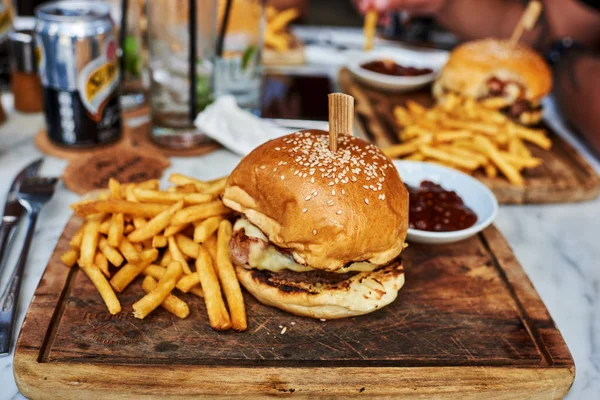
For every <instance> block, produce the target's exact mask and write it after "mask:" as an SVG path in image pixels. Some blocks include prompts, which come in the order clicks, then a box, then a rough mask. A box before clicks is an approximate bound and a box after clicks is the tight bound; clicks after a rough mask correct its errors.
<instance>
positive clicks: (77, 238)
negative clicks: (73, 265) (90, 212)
mask: <svg viewBox="0 0 600 400" xmlns="http://www.w3.org/2000/svg"><path fill="white" fill-rule="evenodd" d="M84 227H85V224H83V225H81V227H80V228H79V229H78V230H77V232H75V234H74V235H73V237H72V238H71V240H70V241H69V246H70V247H71V248H73V249H79V248H80V247H81V239H83V228H84Z"/></svg>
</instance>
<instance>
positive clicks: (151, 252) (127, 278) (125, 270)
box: [110, 249, 158, 293]
mask: <svg viewBox="0 0 600 400" xmlns="http://www.w3.org/2000/svg"><path fill="white" fill-rule="evenodd" d="M157 258H158V251H157V250H156V249H148V250H144V251H143V252H142V253H141V254H140V261H138V262H136V263H132V262H130V263H127V264H125V265H124V266H122V267H121V269H119V271H117V273H116V274H114V275H113V277H112V278H111V280H110V285H111V286H112V287H113V289H115V291H116V292H118V293H121V292H122V291H123V290H125V288H126V287H127V286H129V284H130V283H131V282H132V281H133V280H134V279H135V278H136V277H137V276H138V275H139V274H140V273H141V272H142V271H143V270H144V269H145V268H146V267H147V266H148V265H150V264H152V263H153V262H154V260H156V259H157Z"/></svg>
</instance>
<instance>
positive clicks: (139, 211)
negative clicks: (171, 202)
mask: <svg viewBox="0 0 600 400" xmlns="http://www.w3.org/2000/svg"><path fill="white" fill-rule="evenodd" d="M168 207H169V206H168V205H165V204H152V203H136V202H132V201H127V200H97V201H92V202H89V203H85V204H78V205H75V206H74V208H73V211H74V212H75V214H77V215H79V216H82V217H85V216H88V215H90V214H96V213H111V214H114V213H123V214H128V215H131V216H132V217H142V218H152V217H154V216H156V215H158V214H160V213H161V212H163V211H164V210H166V209H167V208H168Z"/></svg>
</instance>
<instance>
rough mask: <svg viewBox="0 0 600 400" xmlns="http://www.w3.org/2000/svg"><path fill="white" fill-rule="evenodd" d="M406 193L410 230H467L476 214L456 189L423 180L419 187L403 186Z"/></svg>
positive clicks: (473, 222) (474, 220)
mask: <svg viewBox="0 0 600 400" xmlns="http://www.w3.org/2000/svg"><path fill="white" fill-rule="evenodd" d="M406 188H407V189H408V194H409V203H408V204H409V207H408V224H409V227H411V228H413V229H418V230H421V231H432V232H450V231H458V230H461V229H466V228H468V227H470V226H473V225H474V224H475V222H477V215H476V214H475V213H474V212H473V210H471V209H470V208H469V207H467V206H466V205H465V203H464V202H463V200H462V199H461V198H460V196H459V195H457V194H456V192H454V191H451V190H445V189H444V188H443V187H441V186H440V185H438V184H435V183H433V182H430V181H423V182H421V185H420V186H419V187H418V188H415V187H412V186H409V185H406Z"/></svg>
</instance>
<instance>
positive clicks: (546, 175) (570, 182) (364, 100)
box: [339, 69, 600, 204]
mask: <svg viewBox="0 0 600 400" xmlns="http://www.w3.org/2000/svg"><path fill="white" fill-rule="evenodd" d="M339 82H340V86H341V89H342V91H343V92H345V93H348V94H351V95H352V96H354V98H355V101H356V104H355V110H356V117H357V125H358V127H359V129H360V130H361V134H363V135H364V136H365V137H366V138H367V139H369V140H371V141H373V142H374V143H375V144H377V145H378V146H380V147H387V146H389V145H391V144H394V143H398V137H397V134H396V133H397V132H398V131H399V129H400V128H399V127H398V125H397V124H396V121H395V120H394V116H393V112H392V110H393V108H394V106H396V105H404V104H405V103H406V101H407V100H409V99H410V100H415V101H417V102H419V103H421V104H423V105H424V106H427V107H430V106H432V105H433V103H434V101H433V98H432V97H431V89H430V88H429V87H427V88H425V89H422V90H419V91H416V92H410V93H390V92H381V91H379V90H377V89H373V88H370V87H368V86H366V85H363V84H361V83H359V82H356V81H355V80H354V79H353V78H352V74H351V73H350V71H348V70H347V69H342V70H341V71H340V74H339ZM543 127H544V128H545V129H546V130H547V131H548V133H549V136H550V139H551V140H552V149H551V150H550V151H545V150H542V149H540V148H538V147H536V146H532V145H527V146H528V148H529V149H530V150H531V152H532V154H533V156H535V157H539V158H541V159H543V160H544V163H543V164H542V165H541V166H539V167H537V168H532V169H527V170H524V171H523V176H524V178H525V186H524V187H518V186H515V185H513V184H511V183H510V182H509V181H508V180H506V179H505V178H504V177H498V178H494V179H490V178H487V177H486V176H485V175H484V174H483V173H482V172H476V173H475V177H476V178H477V179H479V180H480V181H482V182H483V183H484V184H485V185H486V186H488V187H489V188H490V189H491V190H492V191H493V192H494V194H495V195H496V198H497V199H498V202H500V203H502V204H523V203H568V202H577V201H585V200H591V199H594V198H596V197H597V196H598V194H599V193H600V177H599V176H598V174H597V173H596V172H595V171H594V169H593V168H592V167H591V166H590V165H589V164H588V163H587V161H585V159H584V158H583V157H582V156H581V155H580V154H579V153H578V152H577V151H576V150H575V149H574V148H573V147H572V146H571V145H570V144H568V143H567V142H566V141H564V140H563V139H562V138H560V137H559V136H558V135H556V134H555V133H554V132H552V130H551V129H550V128H549V127H548V126H543Z"/></svg>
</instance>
